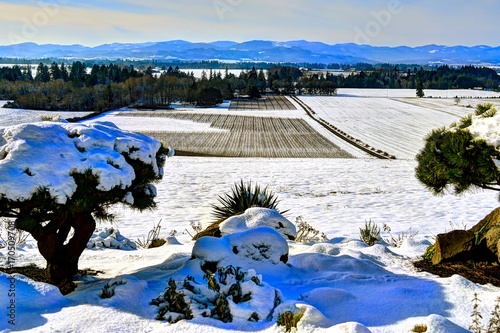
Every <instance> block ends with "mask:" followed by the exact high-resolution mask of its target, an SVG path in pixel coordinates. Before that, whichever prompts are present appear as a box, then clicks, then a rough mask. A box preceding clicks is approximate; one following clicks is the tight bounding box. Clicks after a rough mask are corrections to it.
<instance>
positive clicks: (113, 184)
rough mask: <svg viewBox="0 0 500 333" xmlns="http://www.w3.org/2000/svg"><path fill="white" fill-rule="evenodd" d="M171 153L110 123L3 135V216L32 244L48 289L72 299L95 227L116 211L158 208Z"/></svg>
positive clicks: (18, 129) (51, 125) (20, 128)
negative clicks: (50, 286)
mask: <svg viewBox="0 0 500 333" xmlns="http://www.w3.org/2000/svg"><path fill="white" fill-rule="evenodd" d="M166 153H167V151H166V149H165V148H164V147H163V145H162V144H161V143H160V142H159V141H157V140H155V139H151V138H149V137H147V136H145V135H143V134H139V133H132V132H127V131H122V130H120V129H119V128H117V127H116V126H115V125H114V124H112V123H93V124H89V125H84V124H70V123H56V122H43V123H34V124H23V125H16V126H11V127H7V128H4V129H1V130H0V184H1V187H0V216H3V217H10V218H15V226H16V228H17V229H20V230H24V231H27V232H29V233H30V234H31V235H32V236H33V238H34V239H35V240H36V241H37V243H38V249H39V251H40V254H41V255H42V256H43V257H44V258H45V260H46V261H47V276H48V279H49V281H50V282H51V283H53V284H55V285H57V286H58V287H59V288H60V289H61V291H63V290H64V291H71V290H72V289H71V286H73V283H72V278H73V276H74V275H75V274H76V273H77V272H78V260H79V258H80V255H81V254H82V252H83V251H84V249H85V248H86V246H87V242H88V240H89V239H90V237H91V236H92V233H93V232H94V230H95V227H96V220H112V219H113V216H112V215H111V214H109V213H108V208H110V206H111V205H113V204H116V203H122V204H125V205H127V206H130V207H132V208H134V209H138V210H145V209H153V208H155V201H154V198H155V196H156V189H155V187H154V185H152V184H153V183H155V182H158V181H159V180H160V179H161V178H162V175H163V164H164V161H165V156H166ZM68 286H69V287H70V288H69V289H68Z"/></svg>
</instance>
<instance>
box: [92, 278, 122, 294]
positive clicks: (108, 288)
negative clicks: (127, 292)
mask: <svg viewBox="0 0 500 333" xmlns="http://www.w3.org/2000/svg"><path fill="white" fill-rule="evenodd" d="M126 283H127V281H126V280H124V279H123V278H122V277H118V278H114V279H113V280H111V281H109V282H108V283H106V284H105V285H104V287H103V288H102V290H101V294H100V295H99V296H100V297H101V298H103V299H105V298H111V297H113V296H114V295H115V289H116V287H117V286H121V285H124V284H126Z"/></svg>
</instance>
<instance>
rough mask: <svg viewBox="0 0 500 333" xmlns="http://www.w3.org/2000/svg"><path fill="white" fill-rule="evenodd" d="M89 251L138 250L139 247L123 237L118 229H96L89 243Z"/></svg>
mask: <svg viewBox="0 0 500 333" xmlns="http://www.w3.org/2000/svg"><path fill="white" fill-rule="evenodd" d="M87 248H88V249H120V250H136V249H137V245H136V244H135V243H134V242H133V241H131V240H130V239H128V238H126V237H124V236H122V235H121V234H120V231H119V230H118V229H114V228H104V229H96V231H95V232H94V233H93V234H92V236H91V237H90V239H89V241H88V243H87Z"/></svg>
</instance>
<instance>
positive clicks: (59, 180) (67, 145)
mask: <svg viewBox="0 0 500 333" xmlns="http://www.w3.org/2000/svg"><path fill="white" fill-rule="evenodd" d="M160 148H161V143H160V142H159V141H157V140H155V139H152V138H149V137H148V136H145V135H143V134H139V133H133V132H128V131H123V130H120V129H119V128H118V127H116V126H115V125H114V124H113V123H109V122H96V123H92V124H70V123H56V122H40V123H32V124H22V125H16V126H10V127H7V128H4V129H0V184H2V190H1V195H2V196H3V197H4V198H5V199H9V200H20V201H22V200H26V199H28V198H30V197H31V196H32V195H33V194H34V193H35V192H36V190H37V189H39V188H47V189H48V191H49V193H50V195H51V196H52V197H53V198H55V200H56V202H57V203H59V204H65V203H66V201H67V200H68V198H71V196H72V195H73V193H74V192H75V191H76V187H77V185H76V183H75V179H74V178H73V177H72V175H73V174H75V173H81V174H83V173H84V172H85V171H86V170H92V172H93V173H94V174H95V175H98V176H99V177H98V179H99V182H98V185H97V188H96V189H97V190H100V191H109V190H110V189H112V188H114V187H119V188H121V189H124V188H126V187H128V186H130V185H131V184H132V182H133V181H134V179H135V178H136V175H135V172H134V168H133V167H132V166H131V165H130V164H129V163H128V162H127V159H129V160H137V161H140V162H143V163H144V164H147V165H151V167H152V171H153V172H154V174H155V175H156V176H157V177H158V178H160V177H161V176H162V174H163V170H162V165H159V163H158V161H157V160H156V154H157V152H158V150H159V149H160ZM160 164H161V163H160Z"/></svg>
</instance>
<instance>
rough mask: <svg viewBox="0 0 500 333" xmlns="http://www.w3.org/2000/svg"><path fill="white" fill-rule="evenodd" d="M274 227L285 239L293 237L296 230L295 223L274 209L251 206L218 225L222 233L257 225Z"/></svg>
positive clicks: (240, 230) (226, 233)
mask: <svg viewBox="0 0 500 333" xmlns="http://www.w3.org/2000/svg"><path fill="white" fill-rule="evenodd" d="M264 226H266V227H270V228H273V229H276V230H277V231H278V232H279V233H280V234H282V235H283V237H285V239H291V240H293V239H295V237H296V235H297V231H296V228H295V225H293V223H292V222H290V221H288V219H286V218H285V217H283V215H281V214H280V213H278V212H277V211H276V210H274V209H269V208H261V207H252V208H248V209H247V210H245V212H244V213H243V214H241V215H235V216H231V217H230V218H228V219H226V220H225V221H224V222H222V223H221V224H220V225H219V229H220V232H221V234H222V235H229V234H232V233H235V232H242V231H245V230H250V229H254V228H258V227H264Z"/></svg>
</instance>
